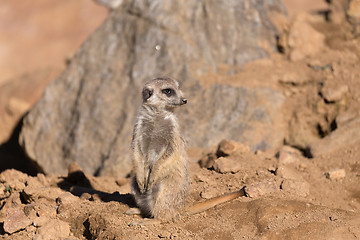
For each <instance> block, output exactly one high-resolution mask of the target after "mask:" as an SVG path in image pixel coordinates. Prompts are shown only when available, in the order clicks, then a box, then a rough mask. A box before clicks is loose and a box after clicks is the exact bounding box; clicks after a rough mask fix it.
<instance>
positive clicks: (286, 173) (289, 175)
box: [276, 165, 302, 180]
mask: <svg viewBox="0 0 360 240" xmlns="http://www.w3.org/2000/svg"><path fill="white" fill-rule="evenodd" d="M276 175H277V176H279V177H282V178H285V179H296V180H302V177H301V175H300V174H299V173H298V171H297V170H296V169H294V168H292V167H291V166H288V165H287V166H279V167H278V168H277V169H276Z"/></svg>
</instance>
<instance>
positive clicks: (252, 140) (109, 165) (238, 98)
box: [20, 0, 284, 176]
mask: <svg viewBox="0 0 360 240" xmlns="http://www.w3.org/2000/svg"><path fill="white" fill-rule="evenodd" d="M270 11H271V12H272V15H273V14H274V12H278V14H284V8H283V5H282V3H281V1H280V0H266V1H260V0H252V1H237V0H226V1H225V0H224V1H215V0H214V1H205V0H202V1H166V0H151V1H150V0H148V1H136V0H133V1H131V0H128V1H124V2H123V3H122V5H121V6H120V7H119V8H118V9H116V10H114V11H112V12H111V13H110V15H109V17H108V19H107V20H106V21H105V22H104V23H103V25H102V26H101V27H100V28H99V29H98V30H97V31H96V32H95V33H94V34H93V35H92V36H91V37H90V38H89V39H88V40H87V41H86V42H85V43H84V44H83V45H82V46H81V48H80V49H79V50H78V52H77V54H76V55H75V57H74V59H73V60H72V62H71V63H70V65H69V66H68V68H67V69H66V70H65V72H64V73H63V74H62V75H61V76H60V77H59V78H58V79H56V80H55V81H54V82H53V83H52V84H51V85H50V86H49V87H48V88H47V89H46V91H45V94H44V96H43V98H42V99H41V100H40V101H39V102H38V103H37V104H36V106H35V107H34V108H33V109H32V110H31V111H30V113H29V114H28V115H27V116H26V118H25V119H24V122H23V128H22V132H21V136H20V143H21V145H22V146H23V148H24V149H25V151H26V153H27V155H28V156H29V157H30V158H31V159H33V160H34V161H36V163H37V164H38V165H39V166H40V167H41V168H42V169H43V170H44V172H45V173H56V174H59V173H60V174H65V173H66V167H67V165H68V164H69V162H71V161H76V162H77V163H78V164H79V165H80V167H81V168H82V169H83V170H84V171H85V172H86V173H90V174H101V175H103V174H112V175H117V176H124V175H125V174H127V173H128V172H129V170H130V168H131V166H130V164H129V162H130V161H129V159H130V157H129V153H130V142H131V137H132V127H133V124H134V118H135V115H136V109H137V108H138V106H139V105H140V91H141V88H142V85H143V83H144V81H146V80H149V79H151V78H154V77H158V76H164V75H168V76H171V77H174V78H176V79H179V80H181V81H183V82H182V84H183V88H184V92H185V93H186V95H187V98H188V100H189V103H188V104H187V105H186V106H184V107H183V108H182V109H181V110H180V111H179V115H180V121H181V125H182V127H183V130H184V134H185V136H186V139H187V140H188V141H189V145H190V146H200V147H203V146H207V145H210V144H217V143H218V142H219V140H221V139H222V138H227V139H233V140H237V141H240V142H244V143H246V144H249V145H250V146H251V148H252V150H256V149H264V148H271V147H274V146H276V145H277V144H278V143H280V141H281V140H282V135H283V134H282V132H281V131H280V130H279V127H278V126H279V124H278V121H277V120H278V117H279V116H278V111H279V108H280V107H281V104H282V102H283V96H282V94H281V93H280V92H277V91H274V90H272V89H265V88H261V89H257V88H252V89H250V88H245V87H240V88H239V87H232V86H227V85H213V86H211V87H206V88H205V87H204V86H202V85H201V84H200V81H199V79H200V78H203V77H204V76H205V75H206V74H209V73H215V74H216V73H218V74H220V73H221V74H226V75H228V74H233V73H235V72H236V70H235V69H239V68H236V66H241V65H242V64H244V63H246V62H249V61H251V60H254V59H259V58H264V57H266V56H267V55H268V52H267V51H275V50H276V47H275V45H276V44H275V35H276V31H277V30H276V28H275V26H274V25H273V24H272V22H271V20H270V19H269V17H268V14H270ZM265 49H266V50H265ZM224 69H227V70H226V71H224ZM220 70H221V71H220Z"/></svg>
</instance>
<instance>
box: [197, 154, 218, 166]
mask: <svg viewBox="0 0 360 240" xmlns="http://www.w3.org/2000/svg"><path fill="white" fill-rule="evenodd" d="M215 159H217V156H216V154H215V153H209V154H207V155H205V156H203V157H202V158H201V159H200V160H199V165H200V167H202V168H212V167H213V166H214V163H215Z"/></svg>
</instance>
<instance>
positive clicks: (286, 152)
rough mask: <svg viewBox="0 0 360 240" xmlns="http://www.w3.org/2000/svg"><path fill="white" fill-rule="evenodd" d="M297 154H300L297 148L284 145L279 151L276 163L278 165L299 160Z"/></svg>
mask: <svg viewBox="0 0 360 240" xmlns="http://www.w3.org/2000/svg"><path fill="white" fill-rule="evenodd" d="M299 156H301V153H300V151H299V150H298V149H296V148H293V147H290V146H286V145H285V146H283V147H282V148H281V149H280V151H279V161H278V163H279V165H287V164H290V163H294V162H297V161H298V160H299Z"/></svg>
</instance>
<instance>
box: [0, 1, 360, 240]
mask: <svg viewBox="0 0 360 240" xmlns="http://www.w3.org/2000/svg"><path fill="white" fill-rule="evenodd" d="M289 2H290V1H289ZM334 2H336V1H334ZM339 2H341V1H338V2H337V3H339ZM353 2H358V1H353ZM288 6H291V5H288ZM306 6H307V5H305V7H306ZM341 6H342V5H341V4H339V5H336V4H333V5H330V6H328V5H326V4H319V7H318V8H317V9H315V10H316V11H315V10H314V9H308V8H304V9H301V8H299V7H298V6H297V7H294V8H291V9H290V10H293V11H292V12H294V13H293V14H292V15H291V17H290V20H289V21H283V20H282V19H279V21H278V22H279V25H282V29H283V34H282V35H280V36H279V49H280V50H281V52H282V53H277V54H273V55H272V56H271V58H269V59H264V60H258V61H255V62H252V63H249V64H247V65H246V66H245V67H244V68H243V69H242V71H241V72H240V73H238V74H236V75H233V76H231V77H224V76H217V75H209V76H206V77H204V79H203V80H202V81H203V82H202V84H204V85H211V84H213V83H227V84H229V85H233V86H246V87H271V88H272V89H276V90H279V91H282V92H283V93H284V95H285V97H286V100H285V104H284V105H283V106H282V109H281V112H279V115H282V116H284V118H285V119H284V120H283V121H284V123H283V126H282V129H283V130H284V131H286V137H285V139H284V145H283V146H282V147H280V148H278V149H274V150H271V151H264V152H262V151H257V152H255V153H254V152H251V151H250V148H249V147H248V146H246V145H243V144H241V143H238V142H234V141H230V140H223V139H216V142H218V143H219V144H218V145H215V146H209V147H208V148H190V149H189V151H188V154H189V161H190V173H191V192H190V198H189V202H188V205H191V204H194V203H195V202H201V201H204V200H206V199H209V198H212V197H214V196H218V195H220V194H225V193H228V192H232V191H236V190H239V189H241V188H242V187H244V186H245V187H246V192H247V196H244V197H240V198H238V199H235V200H232V201H231V202H228V203H225V204H221V205H219V206H216V207H215V208H213V209H210V210H207V211H205V212H202V213H199V214H196V215H192V216H182V217H181V218H180V219H179V220H177V221H176V222H174V223H163V224H161V225H154V226H129V225H128V224H129V223H130V222H132V221H133V220H134V219H138V218H139V217H137V216H135V217H134V216H127V215H124V214H123V212H124V211H126V210H127V209H128V208H129V207H132V206H133V205H134V202H133V200H132V197H131V196H130V195H129V192H130V185H129V179H127V178H114V177H93V176H90V175H87V174H84V173H83V172H82V170H81V169H80V168H79V167H78V166H77V165H76V164H70V165H69V169H68V174H67V175H64V176H58V175H46V176H45V175H44V174H41V173H39V174H37V175H34V176H31V175H28V174H26V173H23V172H20V171H18V170H14V169H8V170H4V171H2V172H1V174H0V206H1V210H0V238H1V239H162V238H163V239H359V238H360V227H359V226H360V186H359V184H358V183H359V180H360V148H359V144H360V115H359V113H360V107H359V102H360V90H359V89H360V68H359V62H360V61H359V59H360V37H359V31H358V29H357V27H358V25H356V24H354V23H353V20H351V21H350V20H348V18H347V17H346V16H345V14H344V11H343V9H342V8H341ZM303 7H304V6H303ZM320 8H321V9H322V8H325V10H326V11H319V9H320ZM295 10H296V11H295ZM305 10H306V11H305ZM323 10H324V9H323ZM329 10H331V12H329ZM351 11H355V10H354V9H351ZM351 11H350V13H352V12H351ZM290 12H291V11H290ZM355 12H356V11H355ZM348 15H349V11H348ZM7 92H8V91H7ZM0 99H1V97H0ZM9 106H15V107H14V109H15V110H16V109H18V110H19V112H21V111H24V110H22V109H23V108H24V109H26V108H28V106H27V105H26V106H24V107H23V108H21V106H23V105H21V103H18V102H16V101H15V100H13V103H12V105H11V104H10V105H9ZM19 106H20V107H19ZM257 134H259V135H261V132H259V133H257ZM129 144H130V143H129ZM5 146H6V145H5ZM3 147H4V145H3V146H2V148H3ZM4 156H5V155H1V156H0V157H1V158H2V159H11V158H10V157H8V156H7V158H5V157H4Z"/></svg>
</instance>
